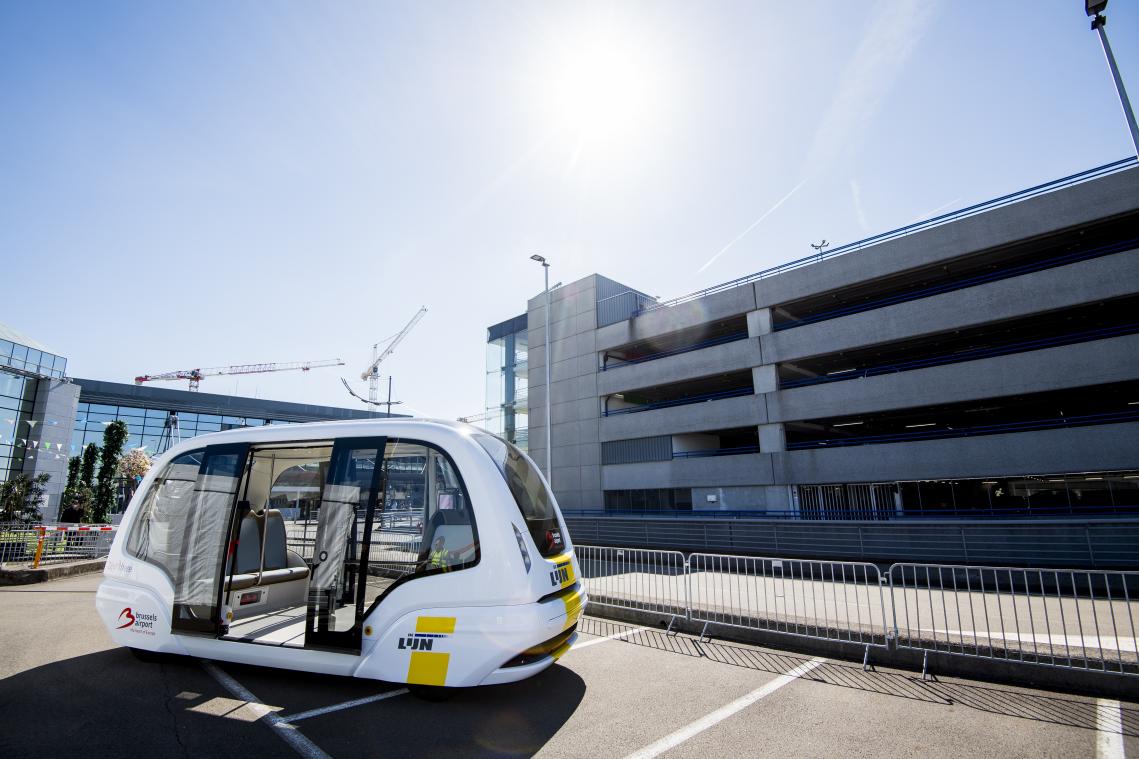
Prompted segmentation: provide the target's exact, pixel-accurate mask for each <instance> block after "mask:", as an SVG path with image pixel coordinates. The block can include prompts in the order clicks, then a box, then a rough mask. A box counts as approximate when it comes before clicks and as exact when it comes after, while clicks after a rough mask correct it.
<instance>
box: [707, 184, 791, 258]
mask: <svg viewBox="0 0 1139 759" xmlns="http://www.w3.org/2000/svg"><path fill="white" fill-rule="evenodd" d="M806 183H807V180H806V179H804V180H803V181H802V182H800V183H799V184H797V185H795V186H794V187H792V188H791V192H789V193H787V194H786V195H784V196H783V197H782V198H780V199H779V201H778V202H776V204H775V205H773V206H772V207H771V208H768V209H767V210H766V211H764V212H763V215H762V216H760V217H759V218H758V219H756V220H755V221H753V222H752V223H751V224H750V225H748V228H747V229H745V230H744V231H742V232H740V233H739V234H738V235H736V236H735V237H734V238H732V241H731V242H729V243H728V244H727V245H725V246H724V247H722V248H720V252H719V253H717V254H716V255H714V256H712V257H711V258H709V259H708V260H707V261H705V262H704V265H703V266H701V267H700V268H699V269H697V270H696V273H697V274H699V273H700V272H702V271H704V270H705V269H707V268H708V267H709V266H711V265H712V264H714V263H715V262H716V259H717V258H719V257H720V256H722V255H724V254H725V253H727V252H728V250H729V249H731V247H732V246H733V245H735V244H736V243H737V242H739V241H740V240H742V239H744V238H745V237H747V235H748V233H749V232H751V231H752V230H753V229H755V228H756V227H758V226H759V224H760V222H762V221H763V220H764V219H766V218H767V217H768V216H770V215H771V214H773V213H775V212H776V211H777V210H778V209H779V206H781V205H783V204H784V203H786V202H787V201H788V199H790V197H791V196H792V195H794V194H795V193H796V192H798V191H799V188H800V187H802V186H803V185H805V184H806Z"/></svg>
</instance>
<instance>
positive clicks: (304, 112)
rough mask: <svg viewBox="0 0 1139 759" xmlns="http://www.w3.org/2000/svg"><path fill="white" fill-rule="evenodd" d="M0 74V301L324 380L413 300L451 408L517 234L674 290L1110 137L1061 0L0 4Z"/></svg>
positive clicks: (400, 375)
mask: <svg viewBox="0 0 1139 759" xmlns="http://www.w3.org/2000/svg"><path fill="white" fill-rule="evenodd" d="M1137 5H1139V4H1137V3H1135V2H1126V1H1125V0H1113V2H1112V3H1111V4H1110V6H1109V8H1108V14H1107V15H1108V19H1109V24H1108V31H1109V34H1110V36H1111V41H1112V44H1113V46H1114V49H1115V53H1116V56H1117V58H1118V61H1119V64H1120V67H1121V70H1122V73H1123V78H1124V81H1125V83H1127V84H1128V85H1130V86H1131V88H1132V97H1133V99H1137V100H1139V52H1137V44H1136V43H1137V42H1139V9H1137ZM796 6H797V7H796ZM0 92H3V97H2V98H0V258H2V262H3V264H2V268H0V271H2V272H3V275H2V276H3V283H4V287H3V291H4V293H5V299H4V305H3V307H2V308H0V321H3V322H6V323H8V324H10V325H11V326H12V327H13V328H15V329H17V330H19V331H21V332H24V333H26V334H28V335H30V336H32V337H34V338H36V339H37V340H39V341H40V342H43V343H45V344H46V345H48V346H49V347H50V348H52V349H53V350H55V351H57V352H59V353H62V354H64V355H66V356H68V357H69V359H70V365H69V369H70V371H71V373H72V374H74V375H76V376H81V377H92V378H97V379H107V380H117V381H129V380H130V379H131V378H132V377H134V376H135V375H136V374H139V373H144V372H158V371H164V370H170V369H176V368H193V367H196V366H218V365H227V364H231V363H247V362H256V361H294V360H301V359H321V358H332V357H340V358H343V359H345V360H346V361H348V362H349V366H347V367H343V370H344V371H343V372H341V371H339V370H337V369H322V370H319V371H313V372H308V373H303V374H301V373H293V374H279V375H258V376H246V377H241V378H214V379H209V380H207V381H206V382H204V383H203V385H202V389H203V390H212V391H215V392H225V393H229V392H235V391H236V392H237V393H239V394H242V395H259V396H261V397H270V398H279V399H283V400H293V401H301V402H310V403H324V404H333V405H352V404H351V399H350V398H348V396H347V394H346V393H345V392H344V389H343V388H342V387H341V385H340V382H339V379H338V378H339V376H340V375H341V374H343V375H344V376H348V377H353V376H356V375H358V373H359V371H360V370H361V369H362V368H363V365H364V364H366V363H367V361H368V359H369V357H370V346H371V344H372V343H373V342H375V341H376V340H377V339H380V338H383V337H387V336H390V335H392V334H393V333H395V332H396V331H398V330H399V329H400V327H401V326H402V325H403V324H404V323H405V322H406V321H407V320H408V319H410V318H411V316H412V315H413V313H414V312H415V311H416V309H417V308H418V307H419V306H420V305H426V306H427V307H428V308H429V309H430V311H429V313H428V314H427V316H426V317H425V318H424V320H423V321H422V322H421V323H420V325H419V326H418V327H417V329H416V330H415V331H414V332H413V333H412V335H411V336H410V337H409V338H408V339H407V340H406V342H405V343H404V344H403V345H402V346H401V347H400V349H399V350H398V351H397V353H396V354H395V355H394V356H393V357H392V358H391V359H390V360H389V362H388V363H387V364H386V366H385V371H390V372H391V373H392V374H393V375H394V377H395V395H396V397H397V398H400V399H402V400H403V401H404V402H405V404H406V405H405V407H404V408H405V409H408V410H410V411H413V412H416V413H420V414H425V415H432V416H441V417H451V418H454V417H457V416H460V415H465V414H470V413H474V412H477V411H479V410H480V409H481V408H482V406H483V393H484V383H483V372H484V342H485V336H486V332H485V328H486V327H487V326H488V325H489V324H492V323H495V322H498V321H501V320H503V319H506V318H509V317H511V316H514V315H515V314H517V313H520V312H521V311H522V310H523V309H524V308H525V302H526V299H527V298H528V297H530V296H532V295H534V294H535V293H536V292H538V291H539V290H540V289H541V270H540V268H539V267H538V266H536V265H535V264H534V263H533V262H531V261H529V260H528V258H529V256H530V254H531V253H534V252H540V253H542V254H543V255H545V256H546V257H547V258H549V259H550V261H551V262H552V264H553V269H552V275H551V276H552V280H553V281H565V282H569V281H572V280H575V279H578V278H580V277H583V276H586V275H588V274H590V273H592V272H595V271H596V272H600V273H602V274H605V275H607V276H609V277H612V278H614V279H617V280H619V281H621V282H624V283H626V284H628V285H631V286H633V287H636V288H638V289H641V290H644V291H646V292H649V293H651V294H654V295H660V296H662V297H671V296H675V295H679V294H682V293H685V292H688V291H691V290H694V289H698V288H701V287H705V286H708V285H712V284H716V283H718V282H722V281H725V280H728V279H732V278H735V277H737V276H742V275H744V274H747V273H750V272H752V271H756V270H759V269H762V268H765V267H767V266H770V265H773V264H776V263H779V262H782V261H787V260H791V259H794V258H798V257H801V256H803V255H805V254H807V253H810V249H809V248H808V247H807V246H808V245H809V244H810V243H812V242H818V241H819V240H820V239H821V238H826V239H827V240H829V241H831V242H832V243H834V244H841V243H843V242H848V241H851V240H855V239H858V238H861V237H865V236H867V235H869V234H872V233H876V232H881V231H885V230H888V229H891V228H894V227H897V226H901V225H904V224H907V223H909V222H911V221H913V220H915V219H918V218H921V217H924V216H928V215H932V214H934V213H939V212H943V211H948V210H953V209H954V208H958V207H962V206H964V205H968V204H970V203H972V202H976V201H979V200H983V199H986V198H989V197H994V196H996V195H1000V194H1003V193H1006V192H1010V191H1013V190H1016V189H1020V188H1022V187H1026V186H1029V185H1032V184H1036V183H1038V182H1042V181H1046V180H1049V179H1053V178H1058V177H1060V176H1064V175H1066V174H1070V173H1073V172H1077V171H1080V170H1082V169H1086V168H1090V167H1092V166H1096V165H1099V164H1103V163H1107V162H1109V161H1113V160H1116V159H1118V158H1122V157H1124V156H1126V155H1128V154H1129V153H1130V152H1131V150H1132V148H1131V144H1130V139H1129V136H1128V133H1127V130H1126V126H1125V124H1124V122H1123V119H1122V116H1121V112H1120V107H1119V103H1118V100H1117V99H1116V96H1115V92H1114V88H1113V86H1112V83H1111V80H1110V77H1109V75H1108V72H1107V68H1106V65H1105V63H1104V59H1103V54H1102V52H1101V50H1100V47H1099V43H1098V41H1097V39H1096V37H1095V35H1094V34H1093V33H1092V32H1091V31H1089V29H1088V20H1087V19H1086V17H1085V16H1084V13H1083V3H1082V2H1080V1H1079V0H1023V1H1020V2H1017V1H1014V0H1007V1H1005V2H1000V3H987V2H981V1H980V0H954V1H952V2H951V1H950V0H941V1H940V2H933V1H930V2H903V1H902V0H898V1H897V2H883V3H872V2H849V1H836V2H824V1H822V0H819V1H818V2H811V1H809V0H807V1H805V2H803V3H800V4H792V3H786V2H775V1H774V0H771V1H770V2H703V3H691V2H665V1H664V0H653V1H651V2H642V3H638V2H621V3H596V4H595V3H583V2H564V3H556V2H541V3H534V2H531V3H523V2H511V3H506V2H477V3H474V2H431V3H422V2H403V3H397V2H360V3H353V2H336V3H331V2H330V3H323V4H321V3H308V2H241V3H220V2H212V3H211V2H195V3H144V2H129V3H124V2H100V3H88V2H73V3H61V2H51V1H45V0H37V1H36V2H30V1H29V2H7V3H3V4H0ZM780 201H782V202H780ZM775 206H778V207H776V208H774V210H772V209H773V207H775ZM761 219H762V220H761ZM757 221H758V223H756V222H757ZM169 386H170V387H180V386H181V385H169Z"/></svg>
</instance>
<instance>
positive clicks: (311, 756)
mask: <svg viewBox="0 0 1139 759" xmlns="http://www.w3.org/2000/svg"><path fill="white" fill-rule="evenodd" d="M202 667H204V668H205V670H206V672H208V673H209V674H210V677H212V678H213V679H215V680H217V681H218V682H219V683H220V684H221V686H222V687H223V688H225V689H226V690H227V691H229V692H230V694H232V695H233V696H234V697H235V698H239V699H241V700H242V701H244V702H245V703H246V704H248V705H249V708H250V709H252V710H253V711H254V713H256V714H257V716H258V718H259V719H262V720H264V721H265V724H266V725H268V726H269V727H270V728H271V729H272V730H273V732H275V733H276V734H277V736H278V737H279V738H280V739H281V740H283V741H284V742H285V743H287V744H289V746H290V747H291V748H292V749H293V750H294V751H296V752H297V753H298V754H300V755H301V756H303V757H305V759H332V757H330V756H329V755H328V754H326V753H324V752H323V751H321V749H320V747H319V746H317V745H316V744H315V743H313V742H312V741H310V740H309V739H308V738H306V737H304V736H303V735H301V732H300V730H297V728H296V727H294V726H293V725H291V724H289V723H288V722H287V721H286V720H285V719H283V718H282V717H281V716H280V715H279V714H277V713H276V712H274V711H273V710H272V709H270V708H269V707H268V706H265V704H263V703H261V702H260V701H258V700H257V696H254V695H253V694H252V693H251V692H249V690H248V689H247V688H246V687H245V686H244V685H242V684H241V683H239V682H237V680H234V679H233V678H232V677H230V676H229V675H228V674H227V673H225V672H224V671H223V670H222V669H221V667H219V666H218V665H216V664H214V663H213V662H208V661H205V662H202Z"/></svg>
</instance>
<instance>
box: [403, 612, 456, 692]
mask: <svg viewBox="0 0 1139 759" xmlns="http://www.w3.org/2000/svg"><path fill="white" fill-rule="evenodd" d="M420 619H423V617H420ZM428 619H430V617H428ZM450 663H451V655H450V654H443V653H435V652H430V651H412V652H411V663H410V664H409V665H408V667H407V681H408V682H409V683H411V684H412V685H446V683H447V665H448V664H450Z"/></svg>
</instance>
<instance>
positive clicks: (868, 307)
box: [772, 238, 1139, 332]
mask: <svg viewBox="0 0 1139 759" xmlns="http://www.w3.org/2000/svg"><path fill="white" fill-rule="evenodd" d="M1137 245H1139V238H1132V239H1130V240H1124V241H1122V242H1116V243H1111V244H1110V245H1102V246H1100V247H1098V248H1092V249H1090V250H1081V251H1076V252H1075V253H1064V254H1062V255H1058V256H1052V257H1051V258H1042V259H1039V260H1036V261H1033V262H1032V263H1028V264H1021V265H1020V266H1010V267H1008V268H1007V269H997V270H996V271H991V272H986V273H985V274H978V275H977V276H975V277H967V278H965V279H958V280H954V281H952V282H943V283H942V284H940V285H931V286H930V287H923V288H921V289H919V290H909V291H907V292H902V293H897V294H895V295H888V296H886V297H884V298H877V299H875V300H871V301H866V302H865V303H858V304H856V305H853V306H843V307H841V308H833V309H831V310H829V311H822V312H820V313H817V314H811V315H810V316H804V317H803V318H802V319H795V320H792V321H786V322H781V323H779V324H775V325H773V326H772V329H774V330H775V331H776V332H779V331H781V330H785V329H792V328H794V327H802V326H805V325H807V324H814V323H815V322H821V321H828V320H830V319H837V318H839V317H840V316H849V315H850V314H859V313H862V312H863V311H873V310H874V309H876V308H884V307H885V306H893V305H896V304H898V303H908V302H909V301H912V300H920V299H922V298H928V297H930V296H931V295H941V294H942V293H951V292H956V291H957V290H965V289H967V288H970V287H975V286H976V285H983V284H986V283H988V282H999V281H1001V280H1003V279H1012V278H1013V277H1019V276H1021V275H1023V274H1031V273H1033V272H1037V271H1044V270H1045V269H1054V268H1056V267H1057V266H1065V265H1067V264H1073V263H1077V262H1079V261H1089V260H1091V259H1093V258H1102V257H1103V256H1109V255H1111V254H1112V253H1120V252H1122V251H1125V250H1131V249H1132V248H1134V247H1136V246H1137Z"/></svg>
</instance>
